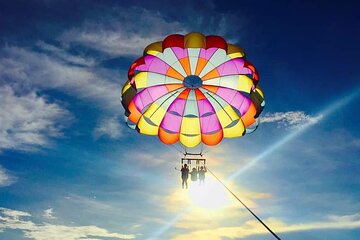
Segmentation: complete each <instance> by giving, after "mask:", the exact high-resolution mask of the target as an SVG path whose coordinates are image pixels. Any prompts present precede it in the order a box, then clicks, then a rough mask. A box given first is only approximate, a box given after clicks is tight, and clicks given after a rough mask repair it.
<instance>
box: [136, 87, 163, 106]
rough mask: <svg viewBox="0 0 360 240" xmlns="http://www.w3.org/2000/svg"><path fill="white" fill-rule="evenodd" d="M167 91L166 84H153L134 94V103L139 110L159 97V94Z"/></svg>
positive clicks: (161, 94)
mask: <svg viewBox="0 0 360 240" xmlns="http://www.w3.org/2000/svg"><path fill="white" fill-rule="evenodd" d="M167 93H168V90H167V88H166V86H164V85H160V86H154V87H149V88H145V89H144V90H142V91H141V92H139V93H138V94H136V95H135V97H134V103H135V106H136V108H137V109H138V110H140V112H142V110H143V109H144V108H145V107H146V106H148V105H149V104H151V103H153V102H154V101H155V100H156V99H158V98H160V97H161V96H163V95H165V94H167Z"/></svg>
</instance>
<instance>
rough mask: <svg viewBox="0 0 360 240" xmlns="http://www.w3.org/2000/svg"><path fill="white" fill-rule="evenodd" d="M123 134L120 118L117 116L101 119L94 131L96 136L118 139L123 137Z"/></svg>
mask: <svg viewBox="0 0 360 240" xmlns="http://www.w3.org/2000/svg"><path fill="white" fill-rule="evenodd" d="M121 134H122V131H121V126H120V120H119V119H118V118H116V117H111V118H104V119H101V120H100V121H99V123H98V125H97V126H96V128H95V129H94V132H93V135H94V137H95V138H100V137H103V136H107V137H109V138H112V139H116V138H119V137H121Z"/></svg>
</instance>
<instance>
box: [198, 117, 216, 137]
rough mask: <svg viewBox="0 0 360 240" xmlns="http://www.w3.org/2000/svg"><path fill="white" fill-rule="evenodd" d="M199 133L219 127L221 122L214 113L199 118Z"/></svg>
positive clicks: (208, 131) (214, 130)
mask: <svg viewBox="0 0 360 240" xmlns="http://www.w3.org/2000/svg"><path fill="white" fill-rule="evenodd" d="M200 127H201V133H212V132H216V131H219V130H220V129H221V124H220V122H219V119H218V117H217V115H216V114H212V115H208V116H205V117H201V118H200Z"/></svg>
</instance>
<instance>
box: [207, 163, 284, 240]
mask: <svg viewBox="0 0 360 240" xmlns="http://www.w3.org/2000/svg"><path fill="white" fill-rule="evenodd" d="M207 171H208V172H210V173H211V175H213V176H214V177H215V178H216V180H218V181H219V182H220V183H221V185H223V187H224V188H226V190H227V191H228V192H229V193H231V195H233V197H234V198H236V200H238V201H239V202H240V203H241V204H242V205H243V206H244V207H245V208H246V210H248V211H249V212H250V213H251V215H253V216H254V217H255V218H256V220H258V221H259V222H260V223H261V224H262V225H263V226H264V227H265V228H266V229H267V230H268V231H269V232H270V233H271V234H272V235H273V236H274V237H275V238H276V239H278V240H281V238H280V237H279V236H278V235H276V234H275V233H274V232H273V231H272V230H271V229H270V228H269V227H268V226H267V225H266V224H265V223H264V222H263V221H262V220H261V219H260V218H259V217H258V216H256V214H255V213H254V212H253V211H251V209H250V208H248V207H247V206H246V205H245V203H243V201H241V200H240V198H238V196H236V195H235V193H233V192H232V191H231V190H230V188H228V187H227V186H226V185H225V184H224V183H223V182H222V181H221V180H220V179H219V178H218V177H217V176H216V175H215V174H214V173H213V172H212V171H211V170H210V169H209V168H207Z"/></svg>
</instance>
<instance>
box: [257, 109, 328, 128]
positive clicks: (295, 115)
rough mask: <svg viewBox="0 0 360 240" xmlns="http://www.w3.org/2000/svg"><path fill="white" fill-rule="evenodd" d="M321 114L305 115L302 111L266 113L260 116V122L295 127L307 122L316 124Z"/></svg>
mask: <svg viewBox="0 0 360 240" xmlns="http://www.w3.org/2000/svg"><path fill="white" fill-rule="evenodd" d="M322 118H323V116H322V115H315V116H312V115H307V114H306V113H305V112H303V111H290V112H275V113H266V114H265V115H264V116H262V117H261V119H260V120H261V122H262V123H272V122H273V123H277V124H278V126H279V127H286V128H297V127H302V126H304V125H308V124H316V123H318V122H319V121H320V120H321V119H322Z"/></svg>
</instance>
